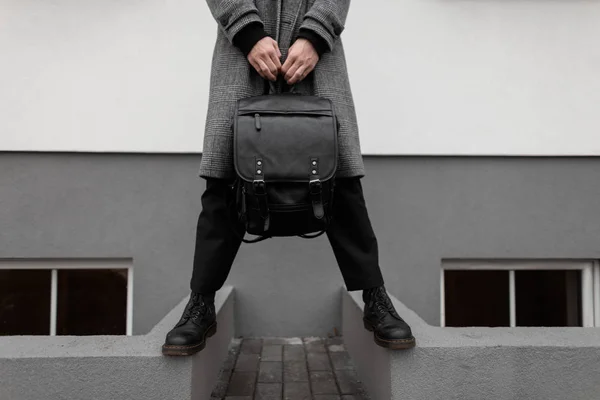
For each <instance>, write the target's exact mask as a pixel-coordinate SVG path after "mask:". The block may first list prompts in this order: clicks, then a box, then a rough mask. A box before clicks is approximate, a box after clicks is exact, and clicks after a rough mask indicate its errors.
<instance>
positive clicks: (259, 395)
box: [254, 383, 282, 400]
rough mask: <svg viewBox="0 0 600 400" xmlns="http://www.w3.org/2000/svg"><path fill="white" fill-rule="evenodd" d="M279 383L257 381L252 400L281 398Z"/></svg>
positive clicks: (277, 399) (275, 399) (278, 399)
mask: <svg viewBox="0 0 600 400" xmlns="http://www.w3.org/2000/svg"><path fill="white" fill-rule="evenodd" d="M281 391H282V384H281V383H258V384H257V385H256V393H255V395H254V400H281V395H282V393H281Z"/></svg>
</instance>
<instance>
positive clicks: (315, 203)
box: [231, 92, 339, 243]
mask: <svg viewBox="0 0 600 400" xmlns="http://www.w3.org/2000/svg"><path fill="white" fill-rule="evenodd" d="M338 129H339V127H338V122H337V119H336V116H335V112H334V108H333V104H332V102H331V101H330V100H328V99H325V98H322V97H318V96H308V95H301V94H296V93H290V92H286V93H279V94H266V95H261V96H253V97H247V98H244V99H241V100H239V101H238V102H237V104H236V108H235V112H234V115H233V162H234V166H235V171H236V175H237V178H236V179H235V182H234V183H233V185H232V186H231V189H232V191H233V194H234V195H233V201H234V202H235V209H236V211H237V217H238V219H239V222H240V223H241V224H243V225H244V227H245V231H246V232H247V233H249V234H252V235H257V236H258V237H257V238H255V239H253V240H246V239H244V238H242V240H243V241H244V242H246V243H254V242H258V241H261V240H264V239H267V238H270V237H277V236H300V237H303V238H314V237H317V236H319V235H321V234H323V233H324V232H325V231H326V230H327V227H328V225H329V223H330V222H331V219H332V206H333V197H334V196H333V194H334V188H335V174H336V170H337V161H338V136H337V135H338Z"/></svg>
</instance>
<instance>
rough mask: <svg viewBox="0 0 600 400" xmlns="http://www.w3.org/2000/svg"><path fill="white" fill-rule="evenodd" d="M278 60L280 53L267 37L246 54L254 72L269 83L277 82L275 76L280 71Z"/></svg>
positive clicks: (275, 44) (272, 41) (275, 43)
mask: <svg viewBox="0 0 600 400" xmlns="http://www.w3.org/2000/svg"><path fill="white" fill-rule="evenodd" d="M280 58H281V52H280V51H279V46H278V45H277V42H276V41H275V40H273V38H271V37H269V36H267V37H264V38H262V39H261V40H259V41H258V42H256V44H255V45H254V47H253V48H252V50H251V51H250V53H249V54H248V61H249V62H250V64H251V65H252V66H253V67H254V69H255V70H256V72H258V73H259V74H260V76H262V77H263V78H265V79H269V80H271V81H275V80H277V75H279V71H280V70H281V61H280V60H279V59H280Z"/></svg>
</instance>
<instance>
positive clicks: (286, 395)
mask: <svg viewBox="0 0 600 400" xmlns="http://www.w3.org/2000/svg"><path fill="white" fill-rule="evenodd" d="M283 399H284V400H312V398H311V395H310V384H309V383H308V382H285V383H284V384H283Z"/></svg>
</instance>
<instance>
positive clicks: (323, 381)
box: [310, 371, 339, 395]
mask: <svg viewBox="0 0 600 400" xmlns="http://www.w3.org/2000/svg"><path fill="white" fill-rule="evenodd" d="M310 383H311V386H312V392H313V394H315V395H317V394H339V393H338V388H337V385H336V384H335V379H334V378H333V372H331V371H312V372H311V373H310Z"/></svg>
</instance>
